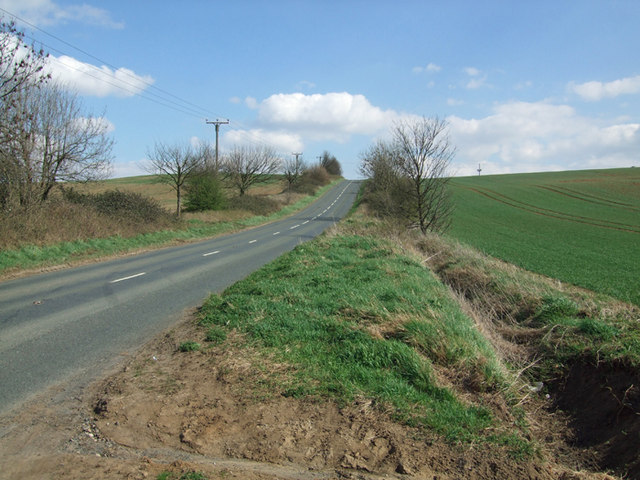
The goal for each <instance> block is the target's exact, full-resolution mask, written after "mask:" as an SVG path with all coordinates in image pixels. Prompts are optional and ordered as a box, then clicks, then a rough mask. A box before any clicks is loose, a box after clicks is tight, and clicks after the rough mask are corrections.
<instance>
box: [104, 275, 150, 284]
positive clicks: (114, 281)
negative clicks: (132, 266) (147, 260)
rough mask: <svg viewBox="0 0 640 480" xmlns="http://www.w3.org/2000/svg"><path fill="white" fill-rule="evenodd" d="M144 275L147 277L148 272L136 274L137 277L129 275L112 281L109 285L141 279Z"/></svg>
mask: <svg viewBox="0 0 640 480" xmlns="http://www.w3.org/2000/svg"><path fill="white" fill-rule="evenodd" d="M142 275H146V272H141V273H136V274H135V275H129V276H128V277H123V278H119V279H117V280H111V281H110V282H109V283H118V282H122V281H124V280H131V279H132V278H136V277H141V276H142Z"/></svg>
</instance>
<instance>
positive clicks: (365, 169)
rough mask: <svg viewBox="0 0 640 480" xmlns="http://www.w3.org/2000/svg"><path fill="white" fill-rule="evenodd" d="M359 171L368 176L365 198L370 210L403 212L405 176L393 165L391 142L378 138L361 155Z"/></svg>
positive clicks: (405, 195)
mask: <svg viewBox="0 0 640 480" xmlns="http://www.w3.org/2000/svg"><path fill="white" fill-rule="evenodd" d="M360 159H361V163H360V173H361V174H362V175H363V176H364V177H365V178H367V179H368V182H367V183H366V190H365V199H366V201H367V202H368V203H369V204H370V205H371V206H372V210H373V212H375V213H376V214H379V215H382V216H387V215H389V216H398V215H402V214H404V210H405V208H403V205H406V203H407V197H408V196H407V194H406V191H405V190H406V188H403V187H405V186H406V183H407V182H406V179H403V178H402V175H401V173H400V171H399V169H398V166H397V164H396V158H395V156H394V153H393V148H392V145H390V144H389V143H386V142H383V141H378V142H377V143H375V144H374V145H372V146H371V147H369V149H367V150H366V151H365V152H363V153H362V154H361V155H360Z"/></svg>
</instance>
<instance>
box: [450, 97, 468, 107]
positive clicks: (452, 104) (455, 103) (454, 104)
mask: <svg viewBox="0 0 640 480" xmlns="http://www.w3.org/2000/svg"><path fill="white" fill-rule="evenodd" d="M447 105H449V106H450V107H457V106H459V105H464V100H458V99H456V98H447Z"/></svg>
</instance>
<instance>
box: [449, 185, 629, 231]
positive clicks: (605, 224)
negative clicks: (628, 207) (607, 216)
mask: <svg viewBox="0 0 640 480" xmlns="http://www.w3.org/2000/svg"><path fill="white" fill-rule="evenodd" d="M461 188H464V189H466V190H470V191H472V192H474V193H477V194H479V195H482V196H484V197H486V198H489V199H491V200H494V201H497V202H500V203H502V204H504V205H507V206H510V207H513V208H518V209H520V210H524V211H526V212H530V213H534V214H536V215H541V216H545V217H550V218H556V219H559V220H568V221H571V222H576V223H582V224H586V225H592V226H594V227H602V228H609V229H612V230H619V231H622V232H630V233H640V226H638V225H629V224H626V223H620V222H613V221H610V220H603V219H597V218H591V217H583V216H580V215H573V214H569V213H563V212H558V211H556V210H551V209H548V208H544V207H539V206H536V205H531V204H529V203H525V202H522V201H520V200H516V199H514V198H511V197H508V196H506V195H503V194H501V193H498V192H495V191H493V190H490V189H487V188H481V187H465V186H463V187H461Z"/></svg>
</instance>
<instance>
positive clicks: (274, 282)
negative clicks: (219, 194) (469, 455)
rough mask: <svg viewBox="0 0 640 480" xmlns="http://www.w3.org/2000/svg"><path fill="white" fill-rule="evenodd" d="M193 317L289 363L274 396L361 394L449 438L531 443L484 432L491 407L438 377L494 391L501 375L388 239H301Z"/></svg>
mask: <svg viewBox="0 0 640 480" xmlns="http://www.w3.org/2000/svg"><path fill="white" fill-rule="evenodd" d="M201 323H202V325H203V326H204V327H205V328H207V329H211V328H213V327H217V328H224V329H227V330H228V331H236V332H238V333H240V334H241V335H240V338H243V339H245V340H246V341H247V342H248V343H249V344H250V345H251V346H252V347H255V348H259V349H264V351H265V352H266V353H267V354H268V356H269V357H270V358H275V361H276V362H284V363H286V364H289V365H293V366H294V370H295V373H294V374H292V376H291V378H288V379H286V380H283V383H282V385H281V386H280V389H281V394H283V395H287V396H294V397H299V396H319V397H329V398H333V399H335V400H337V401H338V402H342V403H348V402H351V401H352V400H353V399H354V398H356V397H357V396H363V395H364V396H366V397H369V398H372V399H374V400H375V401H376V402H377V404H379V405H383V406H391V409H392V410H393V412H394V414H395V417H396V418H397V419H399V420H401V421H403V422H405V423H407V424H409V425H415V426H422V427H426V428H428V429H431V430H434V431H436V432H438V433H439V434H441V435H443V436H444V437H446V438H447V439H449V440H451V441H460V442H471V441H478V440H484V441H490V442H494V443H499V444H504V445H511V447H512V450H514V451H515V450H518V451H520V452H522V451H528V449H529V448H530V446H529V444H528V443H527V442H526V441H524V440H522V439H521V438H520V437H519V436H518V435H517V434H508V433H504V434H498V435H496V436H493V437H492V436H491V435H489V434H488V433H486V432H487V429H492V431H493V429H494V428H495V427H496V421H495V419H493V418H492V415H491V414H490V411H489V410H488V409H487V408H486V407H484V406H482V405H475V404H470V403H467V402H466V401H461V400H460V399H459V398H458V397H457V395H456V394H455V393H454V392H453V391H452V390H450V389H448V388H445V387H442V386H440V385H438V382H437V381H436V380H435V374H434V369H435V368H440V367H444V368H449V369H452V370H453V371H456V372H459V374H460V375H461V376H465V377H467V378H473V379H474V380H476V384H477V388H478V389H479V390H489V391H491V390H495V389H497V388H499V387H500V386H501V385H502V384H503V382H504V376H503V371H502V369H501V367H500V365H499V363H498V361H497V360H496V357H495V355H494V352H493V350H492V348H491V347H490V346H489V344H488V342H487V341H486V340H485V339H484V337H482V335H481V334H480V333H479V332H478V330H477V329H476V328H475V325H474V324H473V321H472V320H470V319H469V318H468V317H467V316H465V315H464V314H463V313H462V312H461V310H460V307H459V305H458V304H457V302H456V301H455V300H454V299H453V298H452V297H451V295H450V292H449V290H448V289H447V288H446V287H445V286H444V285H442V284H441V283H440V282H439V281H438V280H437V279H436V278H435V277H434V276H433V274H432V273H431V272H430V271H429V270H428V269H426V268H424V266H423V265H421V263H420V262H419V261H416V260H415V259H413V258H411V257H407V256H403V255H397V254H396V253H394V250H393V245H392V244H390V243H389V242H386V241H383V240H378V239H376V238H373V237H366V236H342V237H322V238H321V239H317V240H314V241H312V242H309V243H307V244H304V245H301V246H299V247H297V248H296V249H295V250H294V251H292V252H290V253H289V254H286V255H284V256H282V257H281V258H279V259H278V260H276V261H274V262H272V263H271V264H269V265H267V266H265V267H263V268H262V269H261V270H259V271H258V272H255V273H254V274H252V275H250V276H249V277H248V278H247V279H245V280H243V281H241V282H239V283H237V284H235V285H233V286H232V287H230V288H229V289H227V290H226V291H225V292H224V293H223V294H221V295H213V296H212V297H210V299H209V300H208V301H207V302H206V303H205V305H204V306H203V309H202V317H201ZM498 430H499V429H498Z"/></svg>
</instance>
